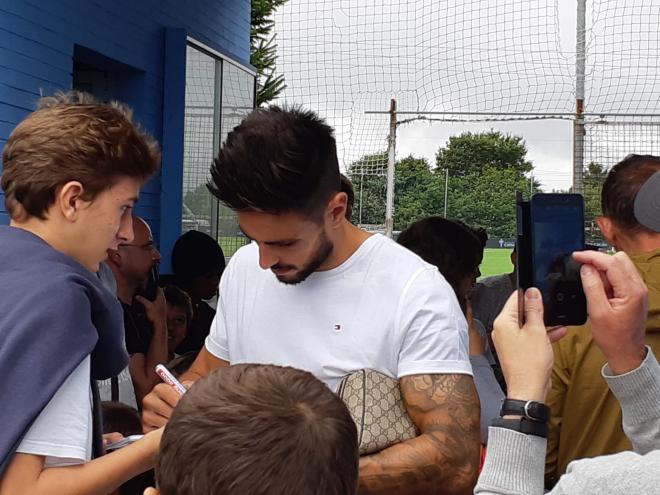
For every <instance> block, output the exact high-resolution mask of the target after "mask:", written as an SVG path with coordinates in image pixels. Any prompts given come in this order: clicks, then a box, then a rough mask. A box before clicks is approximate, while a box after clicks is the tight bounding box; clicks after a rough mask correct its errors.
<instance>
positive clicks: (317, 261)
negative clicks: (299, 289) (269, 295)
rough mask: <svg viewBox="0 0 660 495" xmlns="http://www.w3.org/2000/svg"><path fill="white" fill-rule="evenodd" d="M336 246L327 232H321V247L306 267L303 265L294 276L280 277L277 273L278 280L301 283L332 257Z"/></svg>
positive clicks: (292, 283) (291, 283)
mask: <svg viewBox="0 0 660 495" xmlns="http://www.w3.org/2000/svg"><path fill="white" fill-rule="evenodd" d="M334 247H335V246H334V245H333V244H332V242H330V241H329V240H328V238H327V237H326V235H325V232H321V235H320V237H319V247H318V249H317V250H316V251H315V253H314V256H312V259H311V261H310V262H309V263H307V264H306V265H305V266H304V267H302V268H301V269H300V270H298V271H297V272H296V273H295V275H293V278H280V277H277V275H276V277H277V280H279V281H280V282H282V283H283V284H287V285H296V284H299V283H300V282H303V281H304V280H305V279H306V278H307V277H309V276H310V275H311V274H312V273H314V272H315V271H316V270H317V269H318V267H320V266H321V265H322V264H323V263H324V262H325V261H326V260H327V259H328V258H329V257H330V254H332V250H333V249H334ZM272 268H279V267H278V266H277V265H276V266H274V267H272Z"/></svg>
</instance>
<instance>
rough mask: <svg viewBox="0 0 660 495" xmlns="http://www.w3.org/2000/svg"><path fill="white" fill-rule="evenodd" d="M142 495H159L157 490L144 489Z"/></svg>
mask: <svg viewBox="0 0 660 495" xmlns="http://www.w3.org/2000/svg"><path fill="white" fill-rule="evenodd" d="M144 495H160V491H159V490H158V489H157V488H152V487H149V488H146V489H145V490H144Z"/></svg>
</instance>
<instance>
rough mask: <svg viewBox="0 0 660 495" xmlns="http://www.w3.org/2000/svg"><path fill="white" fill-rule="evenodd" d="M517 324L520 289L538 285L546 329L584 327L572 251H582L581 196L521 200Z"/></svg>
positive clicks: (583, 308) (584, 306) (521, 312)
mask: <svg viewBox="0 0 660 495" xmlns="http://www.w3.org/2000/svg"><path fill="white" fill-rule="evenodd" d="M517 203H518V204H517V210H518V242H519V250H518V267H517V268H518V270H517V272H518V287H519V289H520V292H519V305H518V308H519V320H520V322H521V323H522V322H523V320H524V318H523V315H524V307H523V304H522V303H523V302H524V299H523V298H522V297H521V296H522V291H524V290H525V289H528V288H529V287H537V288H538V289H539V290H540V291H541V294H542V296H543V309H544V321H545V324H546V326H557V325H582V324H584V322H585V321H586V319H587V302H586V298H585V296H584V291H583V290H582V281H581V279H580V265H579V264H578V263H577V262H576V261H575V260H574V259H573V257H572V253H573V252H574V251H580V250H583V249H584V200H583V198H582V196H581V195H579V194H535V195H534V196H532V199H531V201H530V202H529V203H524V202H523V201H522V200H520V199H519V200H518V201H517Z"/></svg>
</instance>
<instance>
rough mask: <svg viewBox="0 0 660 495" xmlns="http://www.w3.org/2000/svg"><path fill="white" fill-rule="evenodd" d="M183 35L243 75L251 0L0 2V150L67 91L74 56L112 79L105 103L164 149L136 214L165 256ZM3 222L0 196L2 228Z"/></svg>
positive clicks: (172, 212)
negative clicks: (118, 102) (40, 107)
mask: <svg viewBox="0 0 660 495" xmlns="http://www.w3.org/2000/svg"><path fill="white" fill-rule="evenodd" d="M186 35H187V36H190V37H192V38H194V39H196V40H197V41H200V42H202V43H204V44H206V45H208V46H210V47H211V48H213V49H215V50H217V51H219V52H221V53H223V54H226V55H227V56H229V57H230V58H232V59H234V60H236V61H238V62H240V63H242V64H245V65H247V64H248V63H249V51H250V0H187V1H183V0H131V1H128V0H111V1H108V0H105V1H97V0H2V2H0V149H1V148H2V147H3V146H4V143H5V142H6V140H7V138H8V136H9V134H10V133H11V131H12V129H13V128H14V127H15V126H16V124H17V123H18V122H19V121H20V120H21V119H23V117H25V116H26V115H27V114H28V113H29V112H30V111H32V110H33V109H34V106H35V103H36V101H37V99H38V98H39V96H40V95H41V94H44V95H47V94H51V93H53V92H54V91H56V90H61V89H64V90H66V89H70V88H71V87H72V77H73V76H72V74H73V60H74V55H75V59H76V60H77V61H78V62H83V63H92V64H94V65H95V66H103V67H104V68H108V69H110V70H112V69H116V71H117V74H118V77H116V78H115V79H113V81H112V84H110V85H108V87H107V91H108V93H109V94H110V95H111V96H113V97H114V98H121V99H122V100H124V101H125V102H126V103H128V104H129V105H131V106H132V107H133V108H134V110H135V116H136V119H137V120H138V121H139V122H140V123H141V124H142V125H143V126H144V127H145V128H146V129H147V130H148V131H150V132H151V133H152V134H153V135H154V136H155V137H156V138H157V139H158V140H159V142H161V143H164V144H165V146H164V150H163V170H162V172H161V175H159V176H158V177H155V178H154V179H152V180H151V181H150V182H149V183H148V184H147V185H146V186H145V188H144V189H143V193H142V196H141V198H140V203H139V206H138V208H137V214H139V215H142V216H143V217H145V218H146V219H147V221H148V222H149V224H150V225H151V226H152V229H153V231H154V234H155V237H156V239H157V240H160V242H161V246H162V247H163V251H164V253H163V254H164V255H167V254H169V249H168V247H170V246H171V243H172V242H173V240H174V239H176V236H177V235H178V233H179V231H180V212H181V205H180V201H181V199H180V197H177V195H178V196H180V195H181V174H182V171H181V166H182V159H183V143H182V141H183V98H184V88H185V40H186ZM209 165H210V164H209ZM0 195H1V193H0ZM177 205H178V209H177ZM7 222H8V217H7V214H6V212H5V211H4V198H2V197H1V196H0V223H3V224H4V223H7ZM164 261H165V266H164V268H165V269H167V266H168V264H169V263H168V262H169V260H168V259H165V260H164Z"/></svg>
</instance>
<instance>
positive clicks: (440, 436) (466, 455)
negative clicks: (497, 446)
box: [359, 374, 480, 495]
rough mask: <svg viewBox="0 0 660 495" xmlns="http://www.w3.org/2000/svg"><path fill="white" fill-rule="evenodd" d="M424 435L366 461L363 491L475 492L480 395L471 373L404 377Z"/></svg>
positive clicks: (405, 395) (407, 397)
mask: <svg viewBox="0 0 660 495" xmlns="http://www.w3.org/2000/svg"><path fill="white" fill-rule="evenodd" d="M400 385H401V393H402V395H403V400H404V402H405V404H406V408H407V410H408V414H409V415H410V417H411V419H412V420H413V421H414V422H415V424H416V425H417V427H418V428H419V430H420V432H421V433H422V434H421V435H420V436H419V437H417V438H414V439H412V440H409V441H407V442H404V443H401V444H398V445H394V446H392V447H390V448H388V449H386V450H384V451H382V452H379V453H378V454H375V455H371V456H366V457H363V458H362V459H361V460H360V490H359V493H360V494H376V493H397V494H400V495H404V494H408V493H410V494H413V493H414V494H425V493H429V494H431V493H433V494H436V493H445V494H455V493H456V494H463V493H472V489H473V487H474V485H475V483H476V480H477V469H478V467H479V448H480V446H479V398H478V396H477V392H476V389H475V387H474V382H473V380H472V377H470V376H468V375H458V374H452V375H414V376H409V377H404V378H402V379H401V380H400Z"/></svg>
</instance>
